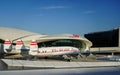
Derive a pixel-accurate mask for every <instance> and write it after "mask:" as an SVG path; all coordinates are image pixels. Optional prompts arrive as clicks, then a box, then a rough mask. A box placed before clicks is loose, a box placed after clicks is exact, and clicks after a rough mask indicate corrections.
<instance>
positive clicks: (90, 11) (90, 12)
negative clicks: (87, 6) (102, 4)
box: [82, 10, 95, 14]
mask: <svg viewBox="0 0 120 75" xmlns="http://www.w3.org/2000/svg"><path fill="white" fill-rule="evenodd" d="M82 13H83V14H93V13H95V11H93V10H87V11H83V12H82Z"/></svg>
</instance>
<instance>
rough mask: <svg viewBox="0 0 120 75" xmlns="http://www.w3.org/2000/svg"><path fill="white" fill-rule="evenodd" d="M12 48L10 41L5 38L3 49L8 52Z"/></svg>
mask: <svg viewBox="0 0 120 75" xmlns="http://www.w3.org/2000/svg"><path fill="white" fill-rule="evenodd" d="M11 50H12V44H11V41H10V40H8V39H6V40H5V42H4V51H5V52H10V51H11Z"/></svg>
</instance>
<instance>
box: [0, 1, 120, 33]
mask: <svg viewBox="0 0 120 75" xmlns="http://www.w3.org/2000/svg"><path fill="white" fill-rule="evenodd" d="M0 27H11V28H17V29H23V30H27V31H32V32H36V33H40V34H63V33H69V34H80V35H84V34H87V33H91V32H96V31H104V30H110V29H113V28H118V27H120V0H0Z"/></svg>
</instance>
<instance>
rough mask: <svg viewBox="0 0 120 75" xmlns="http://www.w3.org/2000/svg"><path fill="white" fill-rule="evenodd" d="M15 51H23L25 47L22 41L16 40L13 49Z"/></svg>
mask: <svg viewBox="0 0 120 75" xmlns="http://www.w3.org/2000/svg"><path fill="white" fill-rule="evenodd" d="M15 49H16V50H22V49H25V46H24V44H23V41H22V40H17V41H16V47H15Z"/></svg>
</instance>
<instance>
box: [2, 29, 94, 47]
mask: <svg viewBox="0 0 120 75" xmlns="http://www.w3.org/2000/svg"><path fill="white" fill-rule="evenodd" d="M0 39H1V40H5V39H9V40H11V41H13V42H15V41H16V40H18V39H21V40H23V41H24V42H25V41H26V42H27V41H28V42H30V41H31V40H33V39H35V40H37V41H38V42H44V41H50V40H57V39H76V40H79V41H83V42H84V43H86V45H87V46H89V47H90V46H92V43H91V42H90V41H89V40H87V39H86V38H84V37H81V36H79V37H77V38H75V37H73V34H58V35H42V34H37V33H33V32H29V31H25V30H20V29H15V28H6V27H0ZM26 44H27V43H26Z"/></svg>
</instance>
